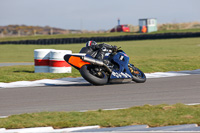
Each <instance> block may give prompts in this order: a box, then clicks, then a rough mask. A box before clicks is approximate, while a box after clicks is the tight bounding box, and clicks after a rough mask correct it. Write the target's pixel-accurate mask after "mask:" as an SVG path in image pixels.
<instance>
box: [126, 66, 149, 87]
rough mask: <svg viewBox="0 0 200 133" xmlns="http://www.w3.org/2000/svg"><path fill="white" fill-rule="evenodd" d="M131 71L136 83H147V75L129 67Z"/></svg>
mask: <svg viewBox="0 0 200 133" xmlns="http://www.w3.org/2000/svg"><path fill="white" fill-rule="evenodd" d="M129 70H130V72H131V74H132V76H133V78H132V80H133V81H134V82H136V83H144V82H145V81H146V76H145V74H144V73H143V72H142V71H141V70H140V69H139V68H137V67H134V66H132V67H129Z"/></svg>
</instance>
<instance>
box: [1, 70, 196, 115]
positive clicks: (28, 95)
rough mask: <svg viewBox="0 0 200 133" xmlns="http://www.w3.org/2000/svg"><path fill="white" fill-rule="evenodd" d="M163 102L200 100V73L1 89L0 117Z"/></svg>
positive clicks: (187, 102)
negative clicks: (96, 83)
mask: <svg viewBox="0 0 200 133" xmlns="http://www.w3.org/2000/svg"><path fill="white" fill-rule="evenodd" d="M162 103H166V104H175V103H185V104H189V103H200V74H194V75H187V76H177V77H165V78H153V79H147V82H146V83H143V84H136V83H127V84H113V85H105V86H93V85H90V84H89V83H88V84H74V85H62V86H44V87H22V88H3V89H0V116H7V115H12V114H21V113H30V112H41V111H83V110H97V109H111V108H127V107H131V106H136V105H144V104H153V105H155V104H162Z"/></svg>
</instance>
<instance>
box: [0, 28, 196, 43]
mask: <svg viewBox="0 0 200 133" xmlns="http://www.w3.org/2000/svg"><path fill="white" fill-rule="evenodd" d="M180 32H183V33H185V32H200V29H199V28H196V29H180V30H162V31H155V32H152V33H150V34H157V33H158V34H159V33H180ZM140 34H149V33H137V32H111V33H83V34H58V35H32V36H21V37H18V36H16V37H2V38H0V42H3V41H21V40H37V39H54V38H80V37H110V36H125V35H140Z"/></svg>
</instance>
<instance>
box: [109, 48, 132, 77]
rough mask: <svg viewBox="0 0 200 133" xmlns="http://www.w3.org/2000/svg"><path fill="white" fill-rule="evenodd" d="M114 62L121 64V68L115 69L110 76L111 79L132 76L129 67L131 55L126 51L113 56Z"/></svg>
mask: <svg viewBox="0 0 200 133" xmlns="http://www.w3.org/2000/svg"><path fill="white" fill-rule="evenodd" d="M113 60H114V62H116V63H117V64H118V65H119V69H117V70H113V71H112V73H111V76H110V79H118V78H123V79H126V78H132V77H133V76H132V74H131V72H130V70H129V68H128V63H129V57H128V56H127V55H126V53H125V52H118V53H117V54H116V55H115V56H114V57H113Z"/></svg>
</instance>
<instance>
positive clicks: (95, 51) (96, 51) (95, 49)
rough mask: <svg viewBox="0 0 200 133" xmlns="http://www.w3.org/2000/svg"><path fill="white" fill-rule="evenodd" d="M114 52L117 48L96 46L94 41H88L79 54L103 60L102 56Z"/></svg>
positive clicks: (105, 45)
mask: <svg viewBox="0 0 200 133" xmlns="http://www.w3.org/2000/svg"><path fill="white" fill-rule="evenodd" d="M112 51H114V52H116V51H117V46H112V45H109V44H105V43H102V44H97V43H96V42H95V41H88V42H87V43H86V47H83V48H82V49H81V51H80V53H86V54H89V55H90V56H92V57H93V58H96V59H99V60H103V58H104V56H105V54H106V53H108V52H110V53H111V52H112Z"/></svg>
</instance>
